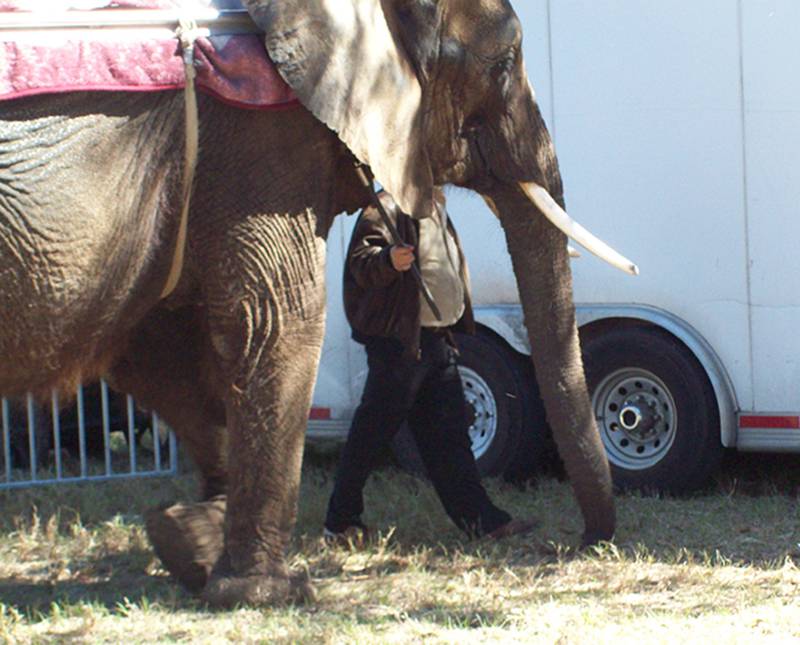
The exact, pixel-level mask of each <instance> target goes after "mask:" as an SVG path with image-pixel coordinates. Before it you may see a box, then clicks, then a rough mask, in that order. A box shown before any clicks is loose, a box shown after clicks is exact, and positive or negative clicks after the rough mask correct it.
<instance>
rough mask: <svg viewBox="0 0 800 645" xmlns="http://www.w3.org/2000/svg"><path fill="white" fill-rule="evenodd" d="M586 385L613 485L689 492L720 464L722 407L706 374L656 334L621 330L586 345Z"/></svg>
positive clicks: (674, 344)
mask: <svg viewBox="0 0 800 645" xmlns="http://www.w3.org/2000/svg"><path fill="white" fill-rule="evenodd" d="M583 354H584V363H585V367H586V380H587V384H588V386H589V392H590V395H591V399H592V407H593V409H594V414H595V418H596V419H597V427H598V430H599V431H600V437H601V439H602V441H603V445H604V446H605V449H606V453H607V455H608V460H609V463H610V465H611V473H612V476H613V479H614V483H615V485H616V486H617V487H618V488H621V489H638V490H644V491H658V492H670V493H685V492H689V491H693V490H696V489H698V488H701V487H702V486H703V485H704V484H706V483H707V481H708V480H709V478H710V477H711V475H712V474H713V473H714V471H715V470H716V469H717V467H718V466H719V463H720V460H721V458H722V452H723V448H722V444H721V442H720V434H719V414H718V411H717V402H716V397H715V396H714V392H713V390H712V389H711V384H710V383H709V381H708V377H707V376H706V374H705V371H704V370H703V368H702V367H701V366H700V364H699V363H698V362H697V360H696V359H695V357H694V356H693V355H692V354H691V352H690V351H689V350H688V349H687V348H686V347H685V346H684V345H683V344H682V343H680V342H679V341H678V340H676V339H674V338H673V337H671V336H669V335H668V334H666V333H664V332H661V331H659V330H657V329H653V328H647V327H622V328H620V327H617V328H614V329H612V330H610V331H607V332H602V333H600V334H598V335H595V336H592V337H590V338H589V340H588V341H587V342H585V343H584V349H583Z"/></svg>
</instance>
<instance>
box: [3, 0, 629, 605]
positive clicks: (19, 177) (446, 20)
mask: <svg viewBox="0 0 800 645" xmlns="http://www.w3.org/2000/svg"><path fill="white" fill-rule="evenodd" d="M245 4H246V5H247V8H248V10H249V11H250V14H251V16H252V17H253V19H254V21H255V22H256V23H257V24H258V25H259V26H260V27H261V28H262V29H263V30H264V32H265V43H266V47H267V49H268V51H269V53H270V55H271V57H272V59H273V60H274V61H275V63H276V65H277V67H278V69H279V71H280V73H281V74H282V76H283V77H284V79H285V80H286V81H287V82H288V83H289V84H290V86H291V87H292V89H293V90H294V92H295V93H296V95H297V96H298V98H299V99H300V102H301V103H302V107H295V108H294V109H290V110H277V111H244V110H237V109H234V108H231V107H228V106H225V105H223V104H221V103H218V102H216V101H215V100H214V99H211V98H209V97H205V96H201V97H200V104H199V112H200V122H201V130H200V157H199V160H198V167H197V175H196V180H195V184H194V192H193V196H192V200H191V209H190V212H189V219H188V240H187V247H186V262H185V265H184V268H183V273H182V275H181V279H180V282H179V284H178V286H177V289H176V290H175V292H174V293H173V294H172V295H170V296H169V297H168V298H167V299H165V300H162V299H161V298H160V294H161V290H162V288H163V287H164V283H165V280H166V277H167V274H168V272H169V269H170V265H171V260H172V257H173V252H174V248H175V239H176V232H177V230H178V223H179V220H180V212H181V193H182V185H181V184H182V171H183V169H182V164H183V153H184V151H183V142H184V123H183V97H182V96H181V95H180V94H178V93H175V92H162V93H158V94H146V95H145V94H140V95H122V94H115V93H96V94H73V95H61V96H57V97H46V98H26V99H19V100H16V101H12V102H8V103H4V104H0V187H2V199H0V357H2V360H0V391H2V392H4V393H6V394H18V393H21V392H24V391H26V390H28V389H31V390H34V391H36V392H38V393H40V394H44V393H47V392H49V390H50V388H52V387H56V386H58V387H61V388H62V389H64V390H70V389H71V388H73V387H74V385H75V384H76V383H77V382H79V381H81V380H84V381H88V380H90V379H92V378H94V377H97V376H99V375H101V374H108V375H109V376H110V378H111V380H112V382H113V384H114V385H115V386H116V387H118V388H120V389H123V390H125V391H128V392H130V393H132V394H133V395H134V396H135V397H137V399H138V400H140V401H141V402H142V403H143V404H144V405H146V406H150V407H152V408H153V409H155V410H158V411H159V412H160V414H161V415H162V417H163V418H164V419H165V420H166V421H167V422H168V423H169V424H170V425H171V426H172V427H173V428H174V429H175V430H176V432H177V433H178V436H179V438H180V440H181V442H182V444H183V446H184V447H185V448H186V450H187V451H188V453H189V454H190V455H191V457H192V459H193V460H194V461H195V462H196V464H197V465H198V468H199V470H200V473H201V475H202V479H203V481H202V484H203V490H202V495H203V498H204V499H206V500H207V501H206V502H204V503H202V504H200V505H195V506H181V505H178V506H175V507H172V508H169V509H161V510H160V511H155V512H153V513H151V514H149V515H148V518H147V526H148V530H149V532H150V535H151V539H152V541H153V543H154V546H155V548H156V551H157V553H158V554H159V555H160V556H161V558H162V559H163V561H164V563H165V564H166V566H167V567H169V568H170V570H171V571H172V572H173V573H174V574H175V575H176V577H178V579H179V580H181V581H182V583H183V584H185V585H186V586H188V587H189V588H191V589H193V590H195V591H199V590H201V589H202V594H203V597H204V598H206V599H207V600H208V601H209V602H210V603H212V604H215V605H220V606H231V605H234V604H237V603H240V602H244V603H249V604H254V605H270V604H275V603H280V602H283V601H286V600H298V599H308V598H309V597H311V592H310V588H309V586H308V583H307V581H306V580H304V579H303V578H302V577H301V578H297V577H292V576H291V575H290V574H289V572H288V570H287V567H286V564H285V550H286V546H287V544H288V541H289V538H290V536H291V532H292V529H293V526H294V522H295V516H296V506H297V497H298V489H299V479H300V464H301V459H302V451H303V438H304V437H303V434H304V428H305V424H306V421H307V418H308V410H309V407H310V404H311V392H312V388H313V385H314V381H315V378H316V369H317V364H318V361H319V354H320V347H321V343H322V338H323V333H324V325H325V309H324V303H325V288H324V263H325V239H326V236H327V232H328V229H329V227H330V224H331V221H332V219H333V217H335V216H336V214H337V213H340V212H342V211H348V212H353V211H355V210H357V209H358V208H361V207H363V206H365V205H366V204H367V203H368V201H369V198H368V195H367V194H366V192H365V190H364V188H363V186H361V185H360V184H359V183H358V180H357V177H356V175H355V172H354V169H353V168H354V166H353V164H354V162H355V160H356V159H358V160H359V161H361V162H363V163H365V164H367V165H369V166H370V167H371V169H372V170H373V171H374V173H375V175H376V177H377V179H378V181H380V183H381V184H382V185H383V186H384V187H385V188H387V189H388V190H389V191H390V192H391V193H392V194H393V195H394V196H395V198H396V200H397V201H398V203H399V204H400V205H401V206H402V207H403V209H404V210H406V211H408V212H410V213H412V214H413V215H414V216H417V217H419V216H426V215H427V214H428V213H429V212H430V209H431V208H432V195H433V193H434V191H435V189H436V188H437V187H438V186H443V185H446V184H455V185H458V186H462V187H466V188H469V189H472V190H474V191H476V192H478V193H480V194H481V195H482V196H483V197H484V198H486V199H487V202H489V203H490V205H491V206H492V207H493V209H494V210H495V212H496V214H497V215H498V217H499V218H500V221H501V223H502V225H503V227H504V229H505V230H506V234H507V238H508V245H509V251H510V253H511V257H512V260H513V263H514V269H515V273H516V275H517V280H518V284H519V287H520V289H519V291H520V298H521V301H522V305H523V308H524V311H525V316H526V324H527V327H528V330H529V332H530V338H531V345H532V347H533V355H534V362H535V368H536V371H537V377H538V381H539V384H540V387H541V390H542V394H543V397H544V401H545V405H546V408H547V413H548V417H549V419H550V423H551V425H552V427H553V431H554V434H555V437H556V441H557V442H558V445H559V447H560V450H561V452H562V457H564V461H565V463H566V466H567V472H568V474H569V475H570V477H571V479H572V482H573V486H574V488H575V492H576V497H577V499H578V502H579V504H580V507H581V511H582V513H583V517H584V521H585V523H586V532H585V535H584V540H585V541H586V542H593V541H597V540H601V539H610V538H611V536H612V535H613V531H614V503H613V498H612V495H611V484H610V477H609V473H608V466H607V463H606V460H605V456H604V454H603V451H602V446H601V445H600V442H599V438H598V436H597V429H596V427H595V425H594V420H593V416H592V413H591V409H590V406H589V399H588V394H587V392H586V385H585V381H584V377H583V367H582V365H581V360H580V348H579V345H578V335H577V329H576V326H575V313H574V307H573V304H572V291H571V277H570V272H569V262H568V258H567V255H566V239H565V237H564V235H563V234H562V233H560V232H558V231H557V230H556V229H555V228H554V227H553V226H552V225H551V224H549V223H548V222H547V221H546V220H545V219H544V218H543V217H542V215H541V213H540V212H539V211H538V210H537V209H536V207H534V206H533V205H532V204H531V203H530V202H529V201H528V200H527V199H526V197H525V195H524V194H523V192H522V191H521V190H520V189H519V182H535V183H536V184H538V185H539V186H542V187H544V188H545V189H546V190H547V191H549V193H550V194H551V195H552V196H553V198H554V199H556V200H557V201H559V202H561V203H562V204H563V197H562V195H563V191H562V186H561V177H560V174H559V170H558V163H557V161H556V156H555V152H554V150H553V147H552V143H551V140H550V136H549V134H548V132H547V129H546V127H545V125H544V122H543V120H542V118H541V115H540V113H539V109H538V107H537V105H536V103H535V99H534V96H533V93H532V90H531V88H530V85H529V83H528V80H527V77H526V74H525V69H524V65H523V62H522V57H521V53H520V52H521V48H520V42H521V30H520V26H519V21H518V20H517V18H516V16H515V14H514V13H513V11H512V9H511V6H510V4H509V3H508V2H507V1H506V0H439V1H438V2H431V1H430V0H373V1H372V2H370V1H369V0H342V2H337V3H331V2H329V0H246V2H245ZM334 8H335V10H336V12H337V13H336V15H335V16H334V15H333V14H331V11H333V10H334ZM366 33H369V34H370V37H369V38H365V37H364V34H366ZM334 133H335V134H334ZM534 251H535V252H534ZM221 493H225V494H226V495H227V500H226V503H223V502H222V501H221V500H220V499H219V498H214V496H216V495H219V494H221Z"/></svg>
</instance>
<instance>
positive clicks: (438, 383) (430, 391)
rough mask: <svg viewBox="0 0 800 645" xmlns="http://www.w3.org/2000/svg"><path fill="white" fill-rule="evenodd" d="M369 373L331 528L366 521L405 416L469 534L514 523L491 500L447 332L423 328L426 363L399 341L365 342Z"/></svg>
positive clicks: (447, 503) (448, 507) (442, 494)
mask: <svg viewBox="0 0 800 645" xmlns="http://www.w3.org/2000/svg"><path fill="white" fill-rule="evenodd" d="M366 349H367V364H368V366H369V374H368V375H367V382H366V385H365V386H364V394H363V395H362V398H361V404H360V405H359V407H358V409H357V410H356V413H355V417H354V418H353V424H352V426H351V427H350V433H349V435H348V437H347V443H346V444H345V447H344V450H343V452H342V456H341V459H340V461H339V467H338V471H337V474H336V484H335V486H334V490H333V494H332V495H331V499H330V502H329V504H328V514H327V517H326V519H325V526H326V528H327V529H328V530H330V531H333V532H336V533H338V532H340V531H343V530H344V529H346V528H347V527H348V526H351V525H360V523H361V514H362V512H363V511H364V500H363V496H362V492H363V489H364V485H365V484H366V481H367V478H368V477H369V475H370V473H371V472H372V470H373V469H374V468H375V466H376V465H377V463H378V461H379V460H380V459H381V457H382V456H383V455H384V454H386V451H387V450H388V449H389V446H390V444H391V441H392V439H393V438H394V436H395V434H396V433H397V431H398V430H399V428H400V426H401V424H402V423H403V421H408V425H409V428H410V429H411V431H412V433H413V435H414V439H415V440H416V443H417V447H418V448H419V452H420V455H421V456H422V460H423V463H424V464H425V468H426V469H427V471H428V475H429V476H430V478H431V482H432V483H433V486H434V488H435V489H436V493H437V494H438V496H439V499H440V500H441V502H442V505H443V506H444V509H445V511H446V512H447V514H448V515H449V516H450V518H451V519H452V520H453V522H455V523H456V525H457V526H458V527H459V528H461V529H462V530H464V531H466V532H467V533H468V534H469V535H472V536H479V535H484V534H486V533H489V532H491V531H493V530H495V529H496V528H498V527H500V526H502V525H503V524H505V523H506V522H508V521H510V520H511V517H510V516H509V515H508V513H506V512H505V511H503V510H501V509H499V508H497V507H496V506H495V505H494V504H492V502H491V501H490V500H489V496H488V495H487V494H486V490H485V489H484V488H483V486H482V485H481V482H480V475H479V474H478V469H477V466H476V465H475V458H474V457H473V454H472V450H471V448H470V439H469V434H468V432H467V431H468V428H467V416H466V403H465V401H464V392H463V389H462V385H461V378H460V377H459V375H458V369H457V364H456V356H455V351H454V350H453V349H452V348H451V347H450V346H449V345H448V344H447V342H446V341H445V338H444V335H443V334H442V333H438V332H436V331H433V330H428V329H423V330H422V337H421V342H420V349H421V360H419V361H417V360H414V359H413V358H410V357H408V356H406V355H405V354H404V352H403V348H402V346H401V345H400V343H399V342H398V341H396V340H393V339H388V338H372V339H370V340H369V341H368V342H367V343H366Z"/></svg>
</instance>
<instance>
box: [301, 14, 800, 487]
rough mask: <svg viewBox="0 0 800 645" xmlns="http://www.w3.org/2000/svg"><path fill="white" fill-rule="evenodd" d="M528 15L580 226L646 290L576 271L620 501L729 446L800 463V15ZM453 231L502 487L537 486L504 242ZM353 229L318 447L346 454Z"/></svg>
mask: <svg viewBox="0 0 800 645" xmlns="http://www.w3.org/2000/svg"><path fill="white" fill-rule="evenodd" d="M516 5H517V6H516V9H517V12H518V13H519V15H520V18H521V20H522V22H523V26H524V33H525V37H526V43H525V44H526V46H525V57H526V61H527V64H528V66H529V68H528V73H529V75H530V77H531V80H532V82H533V85H534V87H535V88H536V91H537V94H538V99H539V103H540V105H541V108H542V110H543V113H544V115H545V118H546V120H547V123H548V125H549V127H550V130H551V133H552V134H553V136H554V139H555V143H556V149H557V151H558V154H559V159H560V162H561V168H562V173H563V177H564V182H565V189H566V197H567V206H568V210H569V212H570V214H571V215H572V216H573V217H575V218H576V219H577V220H578V221H580V222H582V223H583V224H584V225H586V226H587V228H589V229H590V230H592V231H593V232H594V233H596V234H597V235H598V236H599V237H601V238H602V239H604V240H606V241H608V242H609V243H610V244H611V245H612V246H614V247H615V248H617V249H619V250H620V251H621V252H623V253H624V254H625V255H627V256H628V257H630V258H631V259H633V260H634V261H636V262H637V263H638V264H639V266H640V268H641V276H640V277H637V278H632V277H628V276H625V275H623V274H621V273H619V272H617V271H614V270H613V269H611V268H609V267H608V266H606V265H605V264H603V263H602V262H600V261H599V260H597V259H596V258H594V257H593V256H590V255H589V254H587V253H584V254H583V257H582V258H580V259H577V260H574V261H573V270H574V274H575V300H576V303H578V305H577V306H578V320H579V325H580V326H581V332H582V338H583V341H584V357H585V362H586V366H587V373H588V380H589V385H590V392H591V395H592V399H593V405H594V408H595V411H596V416H597V420H598V426H599V429H600V433H601V435H602V438H603V442H604V444H605V446H606V449H607V453H608V457H609V460H610V463H611V465H612V469H613V473H614V477H615V480H616V482H617V483H618V484H620V485H622V486H637V487H654V488H661V489H667V490H686V489H691V488H694V487H697V486H699V485H701V484H702V483H703V482H704V481H705V480H706V479H707V477H708V476H709V475H710V474H711V473H712V472H713V469H714V468H715V467H716V465H717V463H718V459H719V457H720V455H721V453H722V448H723V446H724V447H727V448H736V449H738V450H758V451H773V452H774V451H784V452H800V388H798V382H800V338H798V336H796V335H795V334H797V333H798V330H800V253H798V252H797V244H798V239H800V75H798V70H800V47H798V42H800V3H798V2H797V1H796V0H671V1H670V2H657V1H656V0H646V1H643V2H642V1H638V0H592V2H588V1H587V0H526V1H525V2H517V3H516ZM449 210H450V212H451V215H452V217H453V220H454V222H455V224H456V226H457V228H458V230H459V232H460V234H461V237H462V239H463V243H464V248H465V252H466V256H467V260H468V262H469V265H470V269H471V275H472V288H473V294H474V301H475V304H476V313H477V320H478V322H479V323H480V325H481V334H480V336H479V338H478V339H477V340H476V341H475V342H473V343H470V344H469V347H468V348H467V350H468V351H466V352H465V365H466V366H467V369H465V372H464V377H465V382H466V384H467V385H468V388H467V392H468V398H471V401H472V402H473V404H474V409H475V412H476V415H475V423H474V424H473V428H472V437H473V448H474V449H475V451H476V455H477V456H478V457H479V463H480V465H481V467H482V470H483V472H489V473H497V472H501V471H503V470H505V469H506V468H508V467H513V466H514V464H515V463H516V464H517V466H518V467H519V466H522V467H524V466H525V465H526V464H527V465H532V464H534V463H535V460H536V458H537V455H538V454H541V449H542V446H543V443H542V440H543V439H542V438H543V436H544V435H543V432H542V427H541V426H542V412H541V410H540V409H537V405H540V404H538V402H537V401H538V399H537V397H536V395H535V392H532V388H534V387H535V384H534V383H533V381H532V373H531V372H530V371H526V370H525V368H524V367H522V366H521V364H520V363H519V362H518V361H517V358H518V355H520V354H521V355H525V354H527V353H528V352H529V347H528V340H527V336H526V334H525V330H524V324H523V322H522V313H521V310H520V307H519V304H518V303H519V300H518V294H517V291H516V287H515V282H514V278H513V274H512V271H511V267H510V260H509V258H508V256H507V253H506V250H505V242H504V238H503V234H502V231H501V230H500V226H499V224H498V222H497V220H496V219H495V218H494V217H493V216H492V215H491V213H490V212H489V211H488V210H487V209H486V207H485V206H484V205H483V204H482V202H481V200H480V199H478V198H475V197H473V196H471V195H468V194H462V193H460V192H454V191H451V193H450V195H449ZM353 220H354V218H339V220H338V222H337V224H336V226H335V227H334V229H333V230H332V232H331V236H330V242H329V260H328V285H329V293H328V299H329V319H328V332H327V337H326V341H325V346H324V350H323V357H322V364H321V367H320V374H319V379H318V382H317V388H316V393H315V398H314V409H313V410H312V419H311V421H310V424H309V437H310V438H311V439H312V440H319V439H326V438H327V439H337V440H341V439H342V438H343V437H344V436H345V435H346V432H347V428H348V425H349V422H350V418H351V415H352V412H353V410H354V408H355V406H356V405H357V402H358V398H359V396H360V393H361V388H362V386H363V382H364V377H365V359H364V353H363V349H362V348H361V346H359V345H357V344H356V343H354V342H353V341H351V340H350V337H349V328H348V326H347V322H346V320H345V318H344V314H343V311H342V304H341V271H342V262H343V253H344V249H345V248H346V244H347V240H348V239H349V235H350V231H351V229H352V225H353ZM537 451H538V452H537ZM520 459H521V461H520Z"/></svg>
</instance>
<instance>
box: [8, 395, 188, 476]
mask: <svg viewBox="0 0 800 645" xmlns="http://www.w3.org/2000/svg"><path fill="white" fill-rule="evenodd" d="M0 427H2V449H1V450H0V467H1V468H0V490H2V489H10V488H23V487H26V486H41V485H47V484H59V483H67V482H81V481H107V480H113V479H121V478H131V477H153V476H163V475H173V474H175V473H176V472H177V469H178V451H177V443H176V440H175V435H174V433H173V432H172V431H171V430H169V428H167V427H166V426H165V424H164V423H163V422H161V421H160V420H159V418H158V416H157V415H156V414H155V413H143V412H141V411H140V410H138V409H137V407H136V405H135V403H134V400H133V398H132V397H131V396H130V395H119V394H116V393H112V392H110V391H109V389H108V386H107V385H106V383H105V382H104V381H101V382H100V383H99V384H97V385H94V386H90V387H89V388H85V387H83V386H81V387H79V388H78V391H77V393H76V397H75V400H74V402H72V401H70V404H69V405H68V406H62V405H60V397H59V394H58V392H56V391H54V392H53V394H52V397H51V401H50V403H49V405H38V404H37V403H36V402H35V401H34V399H33V397H32V396H31V395H28V396H27V397H25V398H23V399H22V400H16V401H10V400H8V399H5V398H3V399H0Z"/></svg>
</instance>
